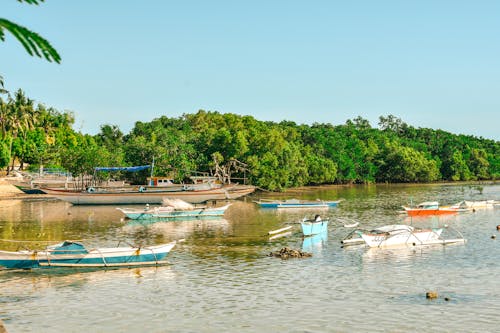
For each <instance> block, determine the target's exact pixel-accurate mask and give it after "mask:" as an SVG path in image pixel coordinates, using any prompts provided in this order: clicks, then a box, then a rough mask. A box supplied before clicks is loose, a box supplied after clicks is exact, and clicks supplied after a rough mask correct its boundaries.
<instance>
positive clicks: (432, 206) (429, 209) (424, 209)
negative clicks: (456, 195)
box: [403, 201, 460, 216]
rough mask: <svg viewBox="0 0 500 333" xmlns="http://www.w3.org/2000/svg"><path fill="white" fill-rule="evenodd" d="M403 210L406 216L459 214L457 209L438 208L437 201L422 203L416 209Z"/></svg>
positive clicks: (407, 208) (405, 208) (406, 208)
mask: <svg viewBox="0 0 500 333" xmlns="http://www.w3.org/2000/svg"><path fill="white" fill-rule="evenodd" d="M403 209H404V210H405V212H406V213H407V214H408V216H427V215H445V214H456V213H458V212H460V210H459V209H457V208H454V207H440V206H439V203H438V202H437V201H426V202H422V203H420V204H418V205H417V206H416V207H406V206H403Z"/></svg>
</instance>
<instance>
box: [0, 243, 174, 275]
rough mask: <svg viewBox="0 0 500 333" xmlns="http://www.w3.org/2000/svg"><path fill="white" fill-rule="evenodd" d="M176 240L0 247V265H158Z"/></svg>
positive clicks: (27, 266) (36, 266)
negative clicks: (88, 246)
mask: <svg viewBox="0 0 500 333" xmlns="http://www.w3.org/2000/svg"><path fill="white" fill-rule="evenodd" d="M176 243H177V242H176V241H174V242H170V243H167V244H161V245H155V246H148V247H112V248H96V249H86V248H85V247H84V246H83V245H82V244H80V243H77V242H72V241H64V242H62V243H59V244H56V245H52V246H49V247H47V248H46V249H44V250H41V251H36V250H22V251H17V252H11V251H0V266H3V267H5V268H22V269H29V268H40V267H123V266H125V267H127V266H146V265H159V264H162V263H165V262H164V261H163V260H164V259H165V257H166V256H167V254H168V253H169V252H170V250H171V249H172V248H173V247H174V246H175V244H176Z"/></svg>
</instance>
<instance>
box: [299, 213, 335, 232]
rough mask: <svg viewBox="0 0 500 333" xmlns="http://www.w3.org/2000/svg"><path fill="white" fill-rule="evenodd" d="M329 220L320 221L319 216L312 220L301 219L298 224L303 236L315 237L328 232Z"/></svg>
mask: <svg viewBox="0 0 500 333" xmlns="http://www.w3.org/2000/svg"><path fill="white" fill-rule="evenodd" d="M328 222H329V219H325V220H322V219H321V218H320V217H319V215H316V217H315V218H314V219H312V220H309V219H303V220H302V221H301V222H300V227H301V228H302V233H303V234H304V236H312V235H317V234H320V233H322V232H325V231H327V230H328Z"/></svg>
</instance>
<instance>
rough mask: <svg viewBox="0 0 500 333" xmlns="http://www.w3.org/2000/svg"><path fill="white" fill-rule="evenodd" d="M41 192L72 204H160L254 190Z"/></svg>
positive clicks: (227, 196)
mask: <svg viewBox="0 0 500 333" xmlns="http://www.w3.org/2000/svg"><path fill="white" fill-rule="evenodd" d="M42 191H43V192H45V193H46V194H49V195H51V196H53V197H55V198H57V199H60V200H64V201H67V202H70V203H72V204H73V205H129V204H161V203H162V202H163V199H165V198H169V199H182V200H183V201H186V202H189V203H201V202H206V201H212V200H228V199H237V198H240V197H242V196H245V195H247V194H250V193H252V192H254V191H255V188H254V187H243V188H238V187H231V188H227V189H226V188H220V189H211V190H202V191H182V192H170V191H150V192H147V191H145V192H120V193H116V192H102V193H101V192H94V193H87V192H72V191H66V190H55V189H42Z"/></svg>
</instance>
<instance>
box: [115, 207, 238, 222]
mask: <svg viewBox="0 0 500 333" xmlns="http://www.w3.org/2000/svg"><path fill="white" fill-rule="evenodd" d="M229 206H231V204H228V205H225V206H222V207H210V208H207V207H202V208H193V209H176V208H173V207H170V206H167V207H163V206H160V207H154V208H149V207H146V208H145V209H133V208H116V209H118V210H119V211H121V212H122V213H123V214H125V216H126V217H127V218H129V219H131V220H151V219H155V220H162V219H165V220H170V219H184V218H188V219H189V218H204V217H215V216H223V215H224V213H225V211H226V210H227V209H228V208H229Z"/></svg>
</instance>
